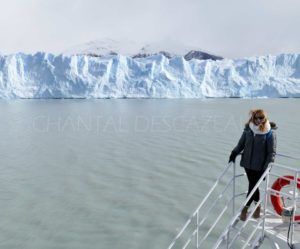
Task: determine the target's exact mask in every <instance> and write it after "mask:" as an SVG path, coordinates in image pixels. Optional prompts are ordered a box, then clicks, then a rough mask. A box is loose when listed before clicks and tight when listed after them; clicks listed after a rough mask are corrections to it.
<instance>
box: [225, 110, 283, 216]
mask: <svg viewBox="0 0 300 249" xmlns="http://www.w3.org/2000/svg"><path fill="white" fill-rule="evenodd" d="M276 128H277V127H276V124H275V123H272V122H269V120H268V118H267V115H266V113H265V112H264V110H262V109H256V110H251V111H250V119H249V121H248V122H247V123H246V125H245V129H244V132H243V134H242V136H241V138H240V140H239V142H238V144H237V146H236V147H235V148H234V149H233V150H232V152H231V155H230V157H229V162H235V158H236V156H237V155H238V154H239V153H241V152H242V158H241V162H240V165H241V166H242V167H244V169H245V171H246V174H247V178H248V181H249V185H248V194H247V196H248V195H249V194H250V192H251V191H252V189H253V188H254V186H255V185H256V183H257V182H258V180H259V179H260V177H261V176H262V175H263V173H264V171H265V170H266V169H267V167H268V164H269V163H271V162H274V159H275V154H276V134H275V132H274V130H275V129H276ZM253 201H254V202H256V203H257V202H258V201H259V189H257V190H256V191H255V192H254V194H253V196H252V197H251V198H250V200H249V201H248V202H247V204H246V206H245V207H244V208H243V210H242V212H241V214H240V219H241V220H242V221H245V220H246V219H247V212H248V208H249V206H250V205H251V203H252V202H253ZM253 217H254V218H259V217H260V205H259V206H258V207H257V209H256V210H255V211H254V213H253Z"/></svg>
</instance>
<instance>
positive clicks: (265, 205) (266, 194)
mask: <svg viewBox="0 0 300 249" xmlns="http://www.w3.org/2000/svg"><path fill="white" fill-rule="evenodd" d="M267 170H269V172H268V174H267V175H266V184H265V196H264V197H265V198H264V199H265V200H264V207H263V223H262V234H261V238H262V239H263V238H264V237H265V222H266V210H267V202H268V192H269V189H268V186H269V175H270V170H271V169H270V166H268V168H267Z"/></svg>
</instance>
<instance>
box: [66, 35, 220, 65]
mask: <svg viewBox="0 0 300 249" xmlns="http://www.w3.org/2000/svg"><path fill="white" fill-rule="evenodd" d="M62 53H63V54H65V55H89V56H93V57H108V56H113V55H123V56H127V57H131V58H134V59H135V58H145V57H149V56H153V55H158V54H162V55H164V56H166V57H167V58H169V59H170V58H172V57H176V56H184V58H185V59H186V60H191V59H199V60H208V59H212V60H221V59H223V58H222V57H221V56H216V55H213V54H210V53H207V52H204V51H200V50H198V49H196V48H195V47H192V46H187V45H185V44H181V43H180V42H178V41H173V40H163V41H160V42H152V43H148V44H143V43H138V42H133V41H129V40H127V41H122V42H120V41H117V40H113V39H110V38H105V39H102V40H94V41H90V42H87V43H84V44H81V45H78V46H74V47H72V48H71V49H68V50H65V51H63V52H62Z"/></svg>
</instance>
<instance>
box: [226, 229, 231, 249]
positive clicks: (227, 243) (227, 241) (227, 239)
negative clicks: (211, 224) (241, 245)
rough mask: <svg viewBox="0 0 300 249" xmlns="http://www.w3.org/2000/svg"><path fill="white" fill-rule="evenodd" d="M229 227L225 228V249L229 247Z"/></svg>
mask: <svg viewBox="0 0 300 249" xmlns="http://www.w3.org/2000/svg"><path fill="white" fill-rule="evenodd" d="M230 229H231V227H229V228H228V230H227V235H226V249H229V239H230V234H229V233H230Z"/></svg>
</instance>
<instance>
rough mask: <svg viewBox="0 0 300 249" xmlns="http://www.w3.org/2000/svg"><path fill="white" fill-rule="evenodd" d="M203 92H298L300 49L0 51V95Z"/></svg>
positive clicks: (190, 95)
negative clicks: (218, 54) (260, 52)
mask: <svg viewBox="0 0 300 249" xmlns="http://www.w3.org/2000/svg"><path fill="white" fill-rule="evenodd" d="M205 97H241V98H247V97H300V54H281V55H277V56H272V55H268V56H259V57H251V58H245V59H235V60H231V59H224V60H220V61H212V60H203V61H201V60H194V59H193V60H190V61H186V60H185V59H184V58H183V57H182V56H177V57H173V58H171V59H168V58H166V57H165V56H163V55H161V54H159V55H154V56H150V57H147V58H137V59H132V58H130V57H126V56H122V55H116V56H108V57H91V56H86V55H74V56H66V55H57V56H55V55H53V54H49V53H36V54H34V55H28V54H23V53H18V54H13V55H7V56H3V55H2V56H1V55H0V98H2V99H14V98H205Z"/></svg>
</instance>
